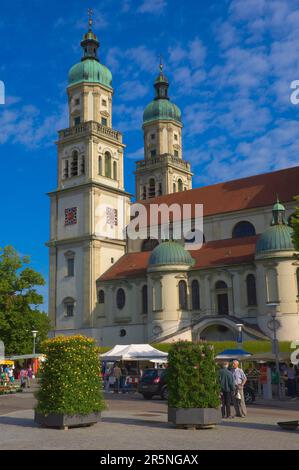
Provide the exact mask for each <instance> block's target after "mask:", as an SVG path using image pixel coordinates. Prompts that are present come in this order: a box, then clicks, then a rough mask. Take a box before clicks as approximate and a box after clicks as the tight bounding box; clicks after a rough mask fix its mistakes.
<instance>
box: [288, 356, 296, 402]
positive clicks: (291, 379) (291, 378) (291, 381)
mask: <svg viewBox="0 0 299 470" xmlns="http://www.w3.org/2000/svg"><path fill="white" fill-rule="evenodd" d="M286 373H287V377H288V380H287V387H288V396H289V397H291V398H294V397H295V396H296V375H295V368H294V364H292V363H290V364H289V366H288V367H287V370H286Z"/></svg>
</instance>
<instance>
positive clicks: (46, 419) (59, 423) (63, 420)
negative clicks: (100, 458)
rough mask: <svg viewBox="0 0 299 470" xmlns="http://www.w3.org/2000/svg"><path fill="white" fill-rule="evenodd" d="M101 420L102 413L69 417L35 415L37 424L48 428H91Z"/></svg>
mask: <svg viewBox="0 0 299 470" xmlns="http://www.w3.org/2000/svg"><path fill="white" fill-rule="evenodd" d="M100 420H101V413H89V414H88V415H79V414H78V415H67V414H62V413H49V414H48V415H43V414H41V413H38V412H37V411H35V413H34V421H35V423H37V424H39V425H40V426H45V427H48V428H60V429H68V428H74V427H79V426H91V425H92V424H95V423H98V422H99V421H100Z"/></svg>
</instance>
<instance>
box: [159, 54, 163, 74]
mask: <svg viewBox="0 0 299 470" xmlns="http://www.w3.org/2000/svg"><path fill="white" fill-rule="evenodd" d="M159 57H160V64H159V68H160V72H161V73H162V71H163V61H162V59H163V58H162V54H160V56H159Z"/></svg>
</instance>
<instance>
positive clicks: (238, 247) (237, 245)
mask: <svg viewBox="0 0 299 470" xmlns="http://www.w3.org/2000/svg"><path fill="white" fill-rule="evenodd" d="M257 238H258V236H257V235H255V236H253V237H244V238H230V239H227V240H217V241H213V242H208V243H205V244H204V245H203V246H202V248H200V249H199V250H193V251H190V254H191V256H192V257H193V258H194V259H195V265H194V267H193V269H199V268H210V267H213V266H226V265H238V264H242V263H249V262H251V261H253V259H254V253H255V245H256V240H257ZM150 254H151V252H149V251H147V252H139V253H128V254H126V255H124V256H122V257H121V258H120V259H119V260H118V261H117V262H116V263H115V264H114V265H113V266H111V268H110V269H108V271H106V272H105V273H104V274H103V275H102V276H101V277H100V278H99V280H100V281H109V280H112V279H125V278H128V277H138V276H141V275H144V274H145V273H146V269H147V265H148V259H149V257H150Z"/></svg>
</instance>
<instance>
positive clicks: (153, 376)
mask: <svg viewBox="0 0 299 470" xmlns="http://www.w3.org/2000/svg"><path fill="white" fill-rule="evenodd" d="M138 392H139V393H141V394H142V395H143V397H144V398H145V399H146V400H150V399H151V398H153V396H155V395H158V396H160V397H161V398H162V400H167V398H168V392H167V385H166V369H145V371H144V373H143V375H142V377H141V379H140V381H139V384H138Z"/></svg>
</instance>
